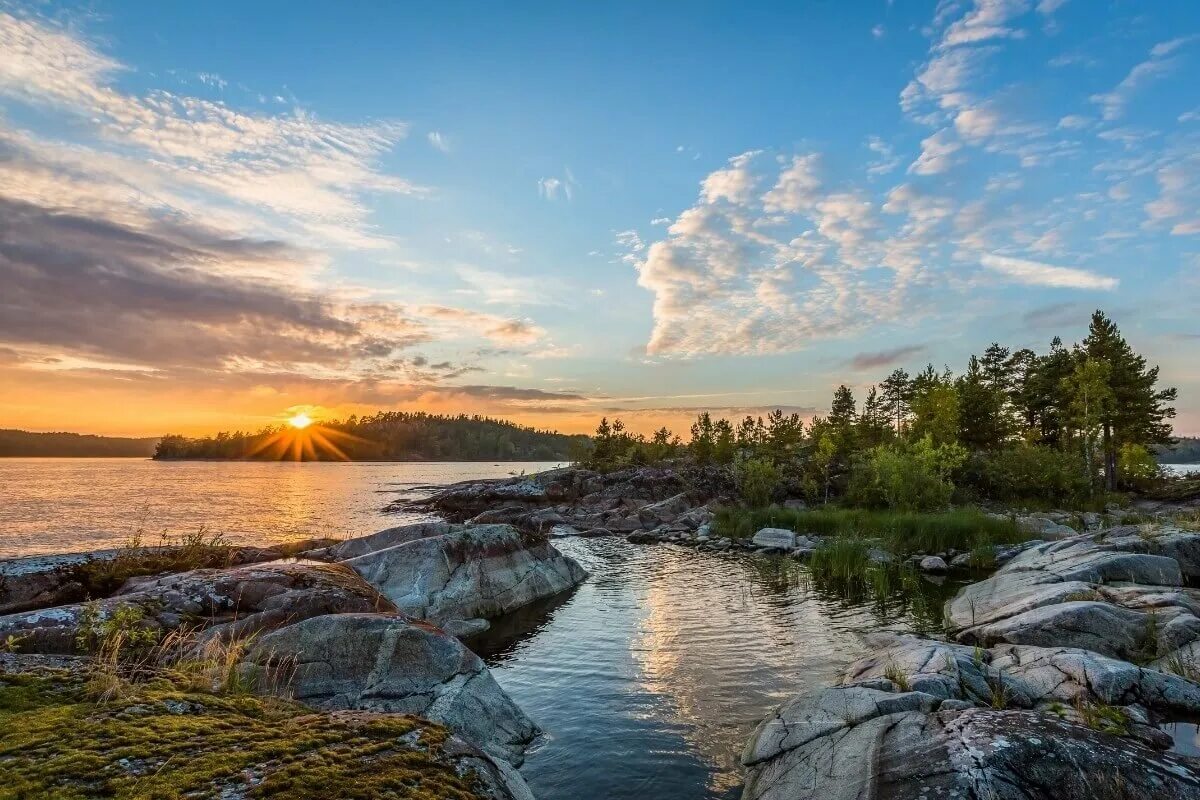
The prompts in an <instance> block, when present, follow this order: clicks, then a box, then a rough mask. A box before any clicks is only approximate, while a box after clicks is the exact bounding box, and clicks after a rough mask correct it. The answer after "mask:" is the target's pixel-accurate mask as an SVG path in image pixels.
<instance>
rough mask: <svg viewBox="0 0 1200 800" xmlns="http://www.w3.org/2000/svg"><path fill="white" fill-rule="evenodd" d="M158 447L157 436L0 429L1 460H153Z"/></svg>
mask: <svg viewBox="0 0 1200 800" xmlns="http://www.w3.org/2000/svg"><path fill="white" fill-rule="evenodd" d="M157 444H158V437H157V436H151V437H148V438H142V439H134V438H128V437H122V436H93V435H92V434H87V433H66V432H54V433H34V432H32V431H21V430H15V429H9V428H0V458H17V457H25V458H36V457H42V458H51V457H53V458H149V457H150V456H152V455H154V448H155V445H157Z"/></svg>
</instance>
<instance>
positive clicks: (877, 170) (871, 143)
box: [867, 136, 900, 175]
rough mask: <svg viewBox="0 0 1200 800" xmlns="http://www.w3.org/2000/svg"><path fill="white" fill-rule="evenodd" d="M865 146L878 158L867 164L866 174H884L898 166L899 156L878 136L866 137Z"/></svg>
mask: <svg viewBox="0 0 1200 800" xmlns="http://www.w3.org/2000/svg"><path fill="white" fill-rule="evenodd" d="M867 147H868V148H869V149H870V150H871V152H872V153H875V154H876V155H878V156H879V158H878V159H877V160H875V161H872V162H871V163H870V164H868V165H867V174H868V175H886V174H887V173H889V172H892V171H894V170H895V169H896V167H898V166H900V158H899V157H898V156H897V155H896V151H895V150H894V149H893V148H892V146H891V145H890V144H888V143H887V142H885V141H883V140H882V139H880V138H879V137H878V136H868V137H867Z"/></svg>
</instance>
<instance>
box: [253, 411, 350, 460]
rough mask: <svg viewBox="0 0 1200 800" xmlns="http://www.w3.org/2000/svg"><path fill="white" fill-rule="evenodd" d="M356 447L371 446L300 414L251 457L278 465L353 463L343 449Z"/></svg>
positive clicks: (260, 443) (273, 434)
mask: <svg viewBox="0 0 1200 800" xmlns="http://www.w3.org/2000/svg"><path fill="white" fill-rule="evenodd" d="M352 443H358V444H370V442H369V441H368V440H366V439H363V438H362V437H359V436H354V435H352V434H349V433H346V432H344V431H339V430H336V429H334V428H328V427H325V426H324V425H321V424H319V423H318V422H316V421H315V420H314V419H313V418H312V417H310V416H309V415H308V414H306V413H304V412H300V413H297V414H295V415H293V416H291V417H289V418H288V420H287V424H286V425H281V426H280V427H279V429H278V430H277V431H275V432H274V433H272V434H270V435H269V436H267V437H265V438H264V439H262V440H261V441H260V442H259V443H258V444H257V445H255V446H254V448H253V449H252V450H251V451H250V452H249V453H248V454H247V456H248V457H249V458H268V459H273V460H276V461H330V460H333V461H349V460H350V456H348V455H346V452H345V450H343V449H342V448H343V447H345V446H346V445H348V444H352Z"/></svg>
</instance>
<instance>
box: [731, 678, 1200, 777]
mask: <svg viewBox="0 0 1200 800" xmlns="http://www.w3.org/2000/svg"><path fill="white" fill-rule="evenodd" d="M743 762H744V763H745V765H746V767H747V775H746V785H745V789H744V791H743V795H742V797H743V800H864V799H866V798H870V799H872V800H874V799H876V798H877V799H878V800H884V798H887V799H888V800H918V798H934V797H947V798H950V797H961V798H989V800H1095V799H1096V798H1102V797H1112V798H1135V797H1136V798H1145V799H1146V800H1183V799H1184V798H1191V797H1196V796H1200V771H1198V770H1197V767H1196V765H1195V762H1193V761H1191V760H1190V759H1186V758H1182V757H1176V756H1173V755H1171V754H1167V753H1161V752H1157V751H1155V750H1153V749H1150V748H1148V747H1145V746H1143V745H1142V744H1140V743H1139V742H1136V741H1131V740H1129V739H1126V738H1121V737H1117V736H1114V735H1111V734H1108V733H1103V732H1101V731H1098V730H1093V729H1091V728H1088V727H1085V726H1083V725H1078V724H1075V723H1072V722H1068V721H1066V720H1063V719H1060V718H1059V717H1057V716H1055V715H1053V714H1043V713H1036V712H1029V711H1002V710H996V709H987V708H964V707H963V706H962V704H961V702H960V701H943V700H941V699H940V698H937V697H934V696H933V695H928V694H924V693H922V692H902V693H892V692H886V691H880V690H876V689H871V688H866V687H861V686H850V687H835V688H831V689H827V690H825V691H823V692H820V693H818V694H817V695H816V696H815V697H814V698H811V699H808V700H805V701H797V702H793V703H790V704H786V705H785V706H783V707H782V708H781V709H780V710H779V711H778V712H777V713H776V714H775V715H774V716H773V717H771V718H770V719H768V720H766V721H765V722H764V723H763V724H762V725H760V727H759V729H758V730H757V731H756V732H755V734H754V737H753V738H752V739H751V742H750V744H749V745H748V747H747V748H746V752H745V755H744V757H743ZM1105 792H1110V793H1111V794H1105Z"/></svg>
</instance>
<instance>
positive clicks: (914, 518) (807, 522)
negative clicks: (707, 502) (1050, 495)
mask: <svg viewBox="0 0 1200 800" xmlns="http://www.w3.org/2000/svg"><path fill="white" fill-rule="evenodd" d="M760 528H787V529H789V530H793V531H796V532H797V533H805V534H811V535H817V536H835V537H842V538H846V539H856V538H857V539H879V540H880V542H881V544H882V545H883V546H884V547H886V548H887V549H888V550H891V551H892V552H894V553H896V554H898V555H907V554H909V553H914V552H917V551H924V552H927V553H936V552H943V551H945V550H948V549H950V548H953V549H955V550H962V551H967V550H970V551H979V552H980V554H981V555H982V549H983V548H985V547H988V546H991V545H997V544H1016V543H1018V542H1022V541H1025V540H1027V539H1029V538H1030V536H1029V535H1028V534H1025V533H1022V532H1021V531H1020V530H1019V529H1018V528H1017V526H1016V523H1014V522H1013V521H1012V520H1009V519H997V518H995V517H989V516H988V515H986V514H984V513H982V512H980V511H977V510H975V509H959V510H955V511H944V512H940V513H934V514H922V513H918V512H906V511H867V510H864V509H855V508H821V509H811V510H804V511H796V510H793V509H789V508H777V507H772V508H758V509H744V508H722V509H720V510H719V511H718V512H717V515H716V520H715V524H714V531H715V533H716V534H717V535H718V536H729V537H732V538H746V537H749V536H753V535H754V533H755V532H756V531H758V530H759V529H760Z"/></svg>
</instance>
